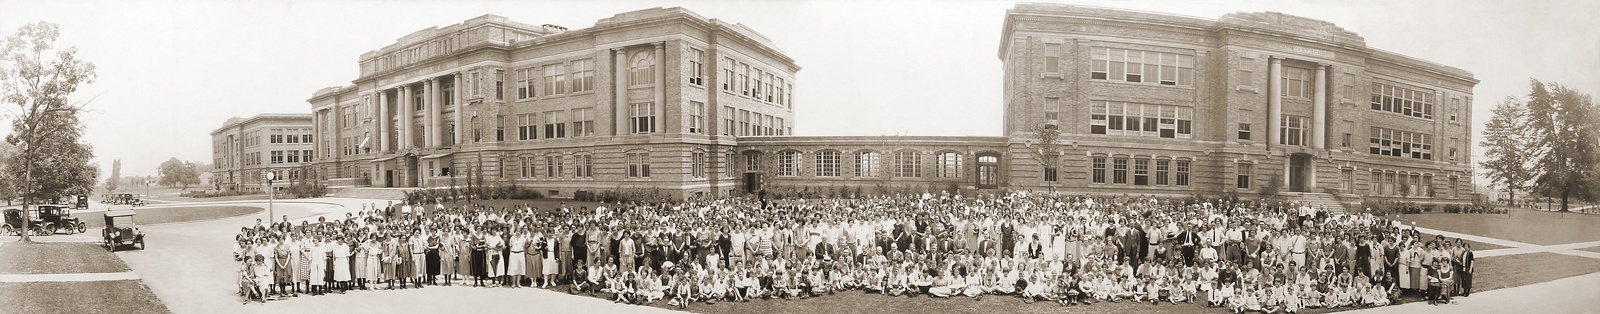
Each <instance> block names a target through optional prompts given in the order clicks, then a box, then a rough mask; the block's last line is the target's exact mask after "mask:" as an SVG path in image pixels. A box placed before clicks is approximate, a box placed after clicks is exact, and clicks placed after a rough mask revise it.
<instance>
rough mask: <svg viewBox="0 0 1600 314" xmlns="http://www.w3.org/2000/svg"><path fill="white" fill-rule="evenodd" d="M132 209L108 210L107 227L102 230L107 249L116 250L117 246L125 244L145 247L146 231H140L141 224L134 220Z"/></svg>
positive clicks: (141, 248) (140, 247)
mask: <svg viewBox="0 0 1600 314" xmlns="http://www.w3.org/2000/svg"><path fill="white" fill-rule="evenodd" d="M133 215H134V212H133V211H132V210H126V209H122V210H112V211H107V212H106V228H105V230H103V231H101V236H103V237H104V238H105V243H104V244H103V245H104V246H105V247H106V250H107V251H112V252H116V251H117V247H119V246H123V245H138V246H139V249H140V250H143V249H144V231H139V226H138V225H137V224H135V223H134V222H133Z"/></svg>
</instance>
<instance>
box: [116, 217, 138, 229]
mask: <svg viewBox="0 0 1600 314" xmlns="http://www.w3.org/2000/svg"><path fill="white" fill-rule="evenodd" d="M111 226H113V227H117V228H132V227H133V216H121V217H112V218H111Z"/></svg>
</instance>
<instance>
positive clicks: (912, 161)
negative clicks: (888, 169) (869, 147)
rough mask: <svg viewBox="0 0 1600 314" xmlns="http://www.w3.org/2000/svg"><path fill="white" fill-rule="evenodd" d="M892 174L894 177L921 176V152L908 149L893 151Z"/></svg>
mask: <svg viewBox="0 0 1600 314" xmlns="http://www.w3.org/2000/svg"><path fill="white" fill-rule="evenodd" d="M894 176H895V177H896V178H921V177H922V154H919V153H917V152H916V151H909V150H908V151H899V152H895V153H894Z"/></svg>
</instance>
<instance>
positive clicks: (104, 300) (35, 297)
mask: <svg viewBox="0 0 1600 314" xmlns="http://www.w3.org/2000/svg"><path fill="white" fill-rule="evenodd" d="M10 246H11V245H7V247H10ZM102 252H104V251H103V250H102ZM0 309H4V310H3V311H4V312H7V313H170V312H171V311H170V310H168V309H167V306H166V305H163V304H161V300H160V299H157V298H156V295H155V293H153V292H151V291H150V288H149V287H146V286H145V285H144V283H143V282H140V281H138V280H116V281H89V282H29V283H0Z"/></svg>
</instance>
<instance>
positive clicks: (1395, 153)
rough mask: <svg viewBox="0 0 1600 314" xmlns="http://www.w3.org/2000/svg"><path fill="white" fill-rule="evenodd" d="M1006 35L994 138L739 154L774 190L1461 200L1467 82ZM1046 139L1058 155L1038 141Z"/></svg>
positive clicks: (1140, 27) (1220, 23)
mask: <svg viewBox="0 0 1600 314" xmlns="http://www.w3.org/2000/svg"><path fill="white" fill-rule="evenodd" d="M1001 36H1002V39H1001V42H1000V47H999V58H1000V60H1001V61H1002V62H1003V63H1004V65H1005V69H1004V70H1005V71H1004V73H1005V76H1004V78H1003V80H1004V82H1005V84H1004V86H1005V87H1004V88H1005V98H1004V100H1003V101H1004V103H1005V114H1004V116H1005V123H1004V135H1005V136H1003V137H994V138H982V137H918V138H882V137H876V138H871V137H868V138H852V137H834V138H753V139H741V141H740V143H739V144H740V147H741V148H744V149H746V150H749V151H748V152H746V153H747V154H749V155H752V157H750V158H748V159H749V160H760V161H761V162H764V163H766V165H765V168H764V169H768V170H765V171H761V172H762V173H765V174H768V178H769V181H772V182H773V183H775V184H779V185H784V184H791V185H796V186H799V185H804V186H810V187H817V186H830V185H832V186H837V185H852V184H862V183H864V182H872V183H870V184H872V185H883V184H887V185H894V184H896V183H899V184H902V185H911V186H910V187H909V189H910V190H916V189H919V188H920V189H928V190H940V189H946V187H947V186H952V185H951V183H957V184H956V185H955V186H959V187H962V188H966V189H988V188H1004V189H1014V190H1015V189H1026V190H1046V189H1055V190H1064V191H1072V192H1078V193H1094V194H1150V195H1186V194H1194V193H1224V192H1233V193H1239V194H1255V193H1259V192H1261V191H1263V190H1264V189H1265V190H1268V191H1270V190H1272V189H1276V190H1278V191H1281V192H1291V193H1294V192H1298V193H1311V194H1326V195H1343V196H1355V197H1366V198H1411V199H1414V200H1425V201H1462V200H1465V199H1468V198H1470V195H1469V194H1471V193H1472V192H1471V191H1472V186H1473V185H1472V182H1471V178H1472V175H1471V174H1472V161H1471V159H1470V158H1471V157H1470V156H1471V154H1470V153H1468V151H1467V150H1468V146H1469V145H1470V137H1471V134H1472V133H1471V131H1472V130H1471V129H1470V126H1469V124H1468V121H1471V116H1470V114H1471V108H1470V104H1471V103H1472V87H1473V85H1475V84H1477V82H1478V81H1477V80H1476V79H1474V78H1473V77H1472V74H1471V73H1468V72H1466V71H1463V70H1461V69H1457V68H1453V67H1449V66H1445V65H1440V64H1436V63H1432V62H1428V61H1426V60H1421V59H1416V58H1412V57H1408V56H1403V55H1399V54H1395V53H1392V52H1387V51H1383V50H1379V49H1376V48H1372V47H1368V46H1367V45H1366V43H1365V41H1364V39H1362V37H1361V36H1359V35H1357V34H1355V33H1352V32H1349V31H1346V30H1344V29H1342V28H1340V27H1338V26H1336V25H1333V24H1331V23H1328V22H1324V21H1318V20H1313V19H1308V18H1303V17H1297V16H1291V15H1285V14H1281V13H1271V12H1268V13H1234V14H1228V15H1225V16H1223V17H1222V18H1221V19H1220V20H1209V19H1199V18H1191V17H1183V16H1175V15H1168V14H1157V13H1145V12H1134V11H1124V10H1114V9H1103V8H1092V7H1081V6H1070V5H1056V4H1020V5H1017V6H1016V7H1015V8H1014V9H1012V10H1010V11H1008V12H1007V15H1006V20H1005V24H1004V25H1003V28H1002V30H1001ZM1041 132H1048V133H1055V134H1057V136H1056V137H1057V138H1058V140H1057V141H1056V143H1057V144H1056V145H1044V144H1042V143H1041V142H1040V138H1041V136H1040V133H1041ZM1051 151H1059V153H1058V154H1059V155H1056V156H1058V157H1050V155H1051V154H1050V152H1051ZM759 155H769V156H773V157H768V158H765V159H759V158H758V156H759ZM1052 159H1053V160H1052ZM864 163H866V164H868V165H867V166H864V167H863V166H862V165H863V164H864ZM871 163H877V165H870V164H871ZM754 169H755V168H752V170H754ZM839 169H842V170H839ZM855 169H868V170H870V171H859V170H855ZM879 169H881V171H879ZM996 172H997V173H998V174H996ZM878 178H881V179H882V180H881V181H873V180H872V179H878ZM863 179H867V181H860V180H863ZM902 188H903V189H905V188H904V187H902ZM1350 199H1351V198H1348V197H1346V198H1345V200H1346V201H1349V200H1350Z"/></svg>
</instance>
